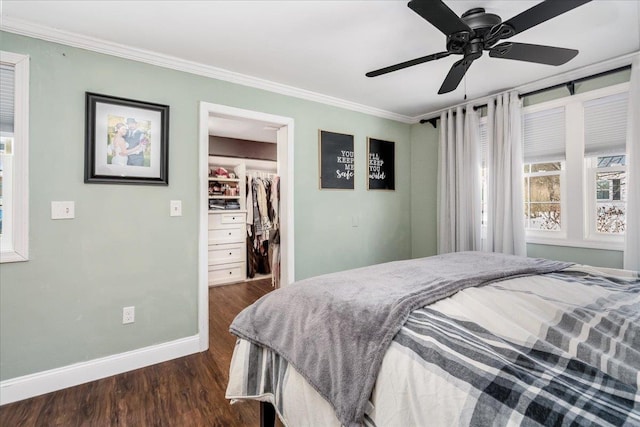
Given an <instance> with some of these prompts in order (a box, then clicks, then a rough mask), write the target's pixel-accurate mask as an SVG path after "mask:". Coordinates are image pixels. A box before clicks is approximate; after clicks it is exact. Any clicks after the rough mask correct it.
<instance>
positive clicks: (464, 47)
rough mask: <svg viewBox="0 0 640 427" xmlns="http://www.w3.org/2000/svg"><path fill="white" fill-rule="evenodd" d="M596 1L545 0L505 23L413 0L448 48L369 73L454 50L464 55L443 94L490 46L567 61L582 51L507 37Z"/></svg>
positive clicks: (499, 53)
mask: <svg viewBox="0 0 640 427" xmlns="http://www.w3.org/2000/svg"><path fill="white" fill-rule="evenodd" d="M590 1H591V0H545V1H543V2H541V3H538V4H537V5H535V6H533V7H532V8H530V9H527V10H525V11H524V12H522V13H520V14H519V15H516V16H514V17H513V18H511V19H509V20H507V21H505V22H502V18H500V17H499V16H498V15H495V14H493V13H487V12H486V11H485V10H484V8H481V7H477V8H474V9H470V10H468V11H467V12H465V13H463V14H462V16H460V17H458V16H457V15H456V14H455V13H454V12H453V11H452V10H451V9H449V7H448V6H447V5H446V4H444V2H443V1H442V0H411V1H410V2H409V4H408V6H409V8H410V9H411V10H413V11H414V12H415V13H417V14H418V15H420V16H421V17H422V18H424V19H425V20H426V21H428V22H429V23H431V24H432V25H433V26H434V27H436V28H437V29H438V30H440V31H441V32H442V33H443V34H444V35H445V36H447V44H446V48H447V50H446V51H444V52H438V53H434V54H431V55H427V56H423V57H420V58H416V59H412V60H409V61H404V62H401V63H399V64H395V65H391V66H388V67H384V68H380V69H378V70H374V71H371V72H368V73H367V74H366V76H367V77H376V76H380V75H382V74H387V73H391V72H393V71H398V70H401V69H403V68H407V67H412V66H414V65H418V64H422V63H425V62H429V61H434V60H437V59H441V58H445V57H447V56H449V55H463V57H462V59H460V60H459V61H456V62H455V63H454V64H453V66H452V67H451V69H450V70H449V73H448V74H447V76H446V77H445V79H444V82H443V83H442V86H440V90H439V91H438V94H443V93H448V92H451V91H453V90H455V89H456V88H457V87H458V85H459V84H460V81H462V78H463V77H464V75H465V74H466V72H467V70H468V69H469V67H470V66H471V64H472V63H473V61H475V60H476V59H478V58H480V57H481V56H482V52H483V51H488V52H489V56H490V57H492V58H503V59H511V60H516V61H525V62H533V63H537V64H546V65H555V66H557V65H562V64H566V63H567V62H568V61H570V60H571V59H573V58H574V57H575V56H576V55H577V54H578V51H577V50H575V49H566V48H561V47H554V46H544V45H537V44H529V43H517V42H503V43H500V44H497V43H498V42H499V41H500V40H504V39H508V38H510V37H512V36H514V35H516V34H519V33H521V32H523V31H525V30H528V29H529V28H531V27H534V26H536V25H538V24H541V23H543V22H545V21H548V20H549V19H551V18H554V17H556V16H558V15H561V14H563V13H565V12H568V11H570V10H572V9H575V8H576V7H578V6H582V5H583V4H585V3H588V2H590Z"/></svg>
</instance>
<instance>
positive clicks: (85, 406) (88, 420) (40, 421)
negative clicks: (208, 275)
mask: <svg viewBox="0 0 640 427" xmlns="http://www.w3.org/2000/svg"><path fill="white" fill-rule="evenodd" d="M271 290H272V288H271V280H270V279H266V280H259V281H254V282H247V283H241V284H235V285H227V286H219V287H212V288H210V289H209V339H210V341H209V350H208V351H205V352H202V353H198V354H193V355H190V356H186V357H181V358H179V359H175V360H171V361H168V362H164V363H159V364H157V365H153V366H149V367H146V368H142V369H138V370H135V371H131V372H126V373H123V374H120V375H116V376H113V377H109V378H104V379H101V380H97V381H93V382H90V383H86V384H81V385H79V386H76V387H70V388H67V389H64V390H60V391H56V392H53V393H49V394H46V395H43V396H37V397H34V398H31V399H26V400H22V401H20V402H15V403H10V404H8V405H4V406H2V407H0V425H1V426H24V427H28V426H220V427H235V426H237V427H241V426H242V427H244V426H256V427H257V426H259V425H260V404H259V403H258V402H243V403H238V404H235V405H231V404H229V401H228V400H226V399H225V398H224V393H225V390H226V387H227V382H228V379H229V364H230V363H231V355H232V353H233V348H234V346H235V341H236V340H235V337H234V336H233V335H231V334H230V333H229V325H230V324H231V321H232V320H233V318H234V317H235V316H236V315H237V314H238V313H239V312H240V311H241V310H242V309H243V308H244V307H246V306H247V305H249V304H251V303H253V302H254V301H255V300H257V299H258V298H260V297H261V296H262V295H264V294H266V293H268V292H270V291H271ZM276 425H282V424H280V423H279V421H278V424H276Z"/></svg>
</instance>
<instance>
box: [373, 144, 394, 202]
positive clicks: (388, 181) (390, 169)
mask: <svg viewBox="0 0 640 427" xmlns="http://www.w3.org/2000/svg"><path fill="white" fill-rule="evenodd" d="M395 163H396V153H395V143H394V142H392V141H383V140H381V139H376V138H367V164H368V165H369V178H368V179H367V189H368V190H395V189H396V165H395Z"/></svg>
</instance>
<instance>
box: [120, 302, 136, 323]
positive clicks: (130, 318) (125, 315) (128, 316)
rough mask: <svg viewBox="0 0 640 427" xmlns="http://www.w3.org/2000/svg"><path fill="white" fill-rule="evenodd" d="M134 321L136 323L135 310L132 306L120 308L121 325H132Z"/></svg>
mask: <svg viewBox="0 0 640 427" xmlns="http://www.w3.org/2000/svg"><path fill="white" fill-rule="evenodd" d="M135 321H136V308H135V307H134V306H131V307H122V324H123V325H126V324H128V323H133V322H135Z"/></svg>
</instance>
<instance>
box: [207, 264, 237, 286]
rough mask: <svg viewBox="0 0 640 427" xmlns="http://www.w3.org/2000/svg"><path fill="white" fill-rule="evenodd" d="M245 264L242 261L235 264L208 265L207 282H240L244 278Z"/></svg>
mask: <svg viewBox="0 0 640 427" xmlns="http://www.w3.org/2000/svg"><path fill="white" fill-rule="evenodd" d="M245 268H246V267H245V264H244V263H242V262H239V263H235V264H224V265H215V266H214V265H210V266H209V284H210V285H222V284H225V283H233V282H240V281H242V280H244V279H245V278H246V272H245V270H244V269H245Z"/></svg>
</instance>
